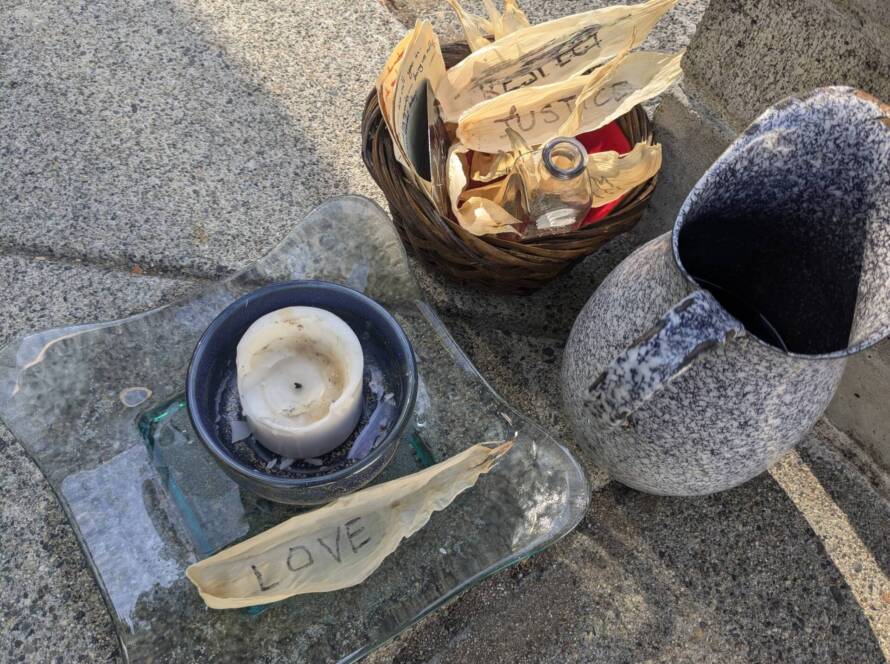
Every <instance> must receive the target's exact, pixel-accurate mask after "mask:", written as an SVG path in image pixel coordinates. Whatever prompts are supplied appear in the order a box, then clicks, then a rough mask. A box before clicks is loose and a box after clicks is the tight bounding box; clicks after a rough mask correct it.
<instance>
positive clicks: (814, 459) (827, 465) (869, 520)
mask: <svg viewBox="0 0 890 664" xmlns="http://www.w3.org/2000/svg"><path fill="white" fill-rule="evenodd" d="M798 451H799V453H800V457H801V460H802V461H803V462H804V463H805V464H806V465H807V467H808V468H809V469H810V470H811V471H812V472H813V475H815V476H816V478H817V479H818V480H819V483H820V484H821V485H822V487H823V488H824V489H825V491H826V492H827V493H828V495H829V496H830V497H831V499H832V500H833V501H834V503H835V505H837V506H838V508H840V510H841V511H842V512H843V513H844V515H845V516H846V517H847V520H848V522H849V524H850V526H851V527H852V528H853V530H854V531H855V533H856V535H858V537H859V540H860V541H861V542H862V544H863V545H864V546H865V547H866V548H867V549H868V551H869V552H870V553H871V555H872V556H873V557H874V560H875V562H876V563H877V564H878V566H879V567H880V568H881V571H882V572H883V573H884V574H885V575H886V576H887V577H890V530H888V528H887V524H888V522H890V512H888V508H887V504H886V503H885V502H884V501H883V500H882V499H880V498H878V497H877V496H878V493H877V491H876V490H875V489H874V488H872V487H871V486H869V485H868V484H867V480H865V478H864V477H856V478H855V480H854V478H852V477H851V476H850V474H847V473H844V472H843V469H842V468H841V467H840V465H839V464H837V463H833V462H832V461H833V460H832V459H831V458H826V457H823V456H821V455H819V454H818V453H817V452H818V449H817V450H815V451H814V450H813V449H812V448H810V447H809V446H801V447H800V448H799V450H798Z"/></svg>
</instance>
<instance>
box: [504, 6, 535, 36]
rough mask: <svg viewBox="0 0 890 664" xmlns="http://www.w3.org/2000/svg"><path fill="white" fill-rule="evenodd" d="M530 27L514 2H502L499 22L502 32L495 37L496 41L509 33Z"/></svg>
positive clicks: (526, 18) (523, 13)
mask: <svg viewBox="0 0 890 664" xmlns="http://www.w3.org/2000/svg"><path fill="white" fill-rule="evenodd" d="M529 26H531V23H529V20H528V17H527V16H526V15H525V12H523V11H522V10H521V9H520V8H519V4H518V3H517V2H516V0H504V15H503V19H502V21H501V29H502V30H503V31H504V32H503V34H501V35H497V34H496V35H495V37H497V38H498V39H500V38H501V37H505V36H506V35H509V34H510V33H511V32H516V31H517V30H522V29H524V28H527V27H529Z"/></svg>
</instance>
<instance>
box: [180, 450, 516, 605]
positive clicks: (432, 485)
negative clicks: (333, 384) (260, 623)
mask: <svg viewBox="0 0 890 664" xmlns="http://www.w3.org/2000/svg"><path fill="white" fill-rule="evenodd" d="M512 445H513V442H512V441H511V442H506V443H500V444H498V443H480V444H478V445H474V446H473V447H471V448H469V449H467V450H465V451H463V452H461V453H460V454H458V455H456V456H453V457H451V458H450V459H447V460H446V461H443V462H442V463H439V464H436V465H435V466H431V467H430V468H427V469H425V470H422V471H420V472H417V473H414V474H412V475H407V476H406V477H402V478H399V479H397V480H393V481H391V482H385V483H383V484H379V485H377V486H374V487H371V488H369V489H363V490H362V491H358V492H356V493H354V494H352V495H349V496H345V497H343V498H338V499H337V500H335V501H334V502H333V503H331V504H330V505H327V506H325V507H322V508H320V509H318V510H315V511H312V512H307V513H304V514H300V515H299V516H295V517H293V518H292V519H288V520H287V521H285V522H284V523H282V524H280V525H278V526H275V527H274V528H271V529H269V530H267V531H266V532H264V533H262V534H260V535H257V536H256V537H251V538H250V539H248V540H245V541H244V542H241V543H240V544H236V545H235V546H232V547H229V548H228V549H226V550H225V551H222V552H221V553H218V554H216V555H215V556H211V557H210V558H207V559H206V560H202V561H201V562H199V563H196V564H194V565H191V566H190V567H189V568H188V569H187V570H186V576H188V578H189V580H190V581H191V582H192V583H194V584H195V586H196V587H197V588H198V592H199V593H200V595H201V598H202V599H203V600H204V602H205V603H206V604H207V606H209V607H210V608H212V609H234V608H238V607H244V606H254V605H257V604H266V603H269V602H277V601H279V600H282V599H286V598H288V597H292V596H294V595H299V594H304V593H315V592H328V591H331V590H339V589H341V588H348V587H350V586H354V585H357V584H359V583H361V582H362V581H364V580H365V579H367V578H368V577H369V576H370V575H371V574H372V573H373V572H374V570H376V569H377V568H378V567H379V566H380V564H381V563H382V562H383V560H384V559H385V558H386V557H387V556H388V555H389V554H391V553H392V552H393V551H395V550H396V548H397V547H398V546H399V543H400V542H401V541H402V540H403V539H404V538H406V537H410V536H411V535H412V534H414V533H415V532H417V531H418V530H420V529H421V528H423V526H424V525H426V523H427V521H429V519H430V515H431V514H432V513H433V512H437V511H439V510H442V509H444V508H446V507H447V506H448V505H449V504H451V502H452V501H453V500H454V499H455V498H456V497H457V495H458V494H460V493H461V492H462V491H464V490H465V489H468V488H470V487H471V486H473V485H474V484H475V483H476V481H477V480H478V479H479V476H480V475H483V474H484V473H487V472H488V471H489V470H491V468H492V467H493V466H494V464H495V462H496V461H497V460H498V459H499V458H500V457H502V456H503V455H504V454H505V453H506V452H507V451H508V450H509V449H510V447H512Z"/></svg>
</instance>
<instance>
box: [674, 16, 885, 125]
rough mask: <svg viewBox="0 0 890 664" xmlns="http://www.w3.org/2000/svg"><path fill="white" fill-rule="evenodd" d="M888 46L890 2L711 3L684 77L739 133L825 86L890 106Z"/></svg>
mask: <svg viewBox="0 0 890 664" xmlns="http://www.w3.org/2000/svg"><path fill="white" fill-rule="evenodd" d="M888 43H890V4H888V3H887V2H886V0H712V1H711V4H710V6H709V8H708V11H707V12H705V14H704V16H703V17H702V22H701V24H700V26H699V30H698V32H697V33H696V38H695V39H694V40H693V41H692V43H691V45H690V49H689V54H688V56H687V58H686V61H685V62H684V64H683V69H684V71H685V72H686V75H687V78H688V79H691V80H693V81H695V83H696V85H697V86H698V87H699V92H700V95H701V98H702V100H703V101H705V102H706V103H707V104H708V105H709V106H712V107H713V108H714V109H716V110H717V111H718V112H719V113H720V114H721V115H723V116H724V117H725V119H726V121H727V122H728V123H729V124H730V125H732V126H733V127H734V128H735V129H737V130H741V129H744V127H745V126H747V124H748V123H749V122H751V120H753V119H754V118H755V117H757V115H759V114H760V111H762V110H763V109H764V108H766V107H767V106H769V105H770V104H772V103H774V102H776V101H778V100H780V99H782V98H783V97H786V96H788V95H789V94H793V93H800V92H808V91H809V90H812V89H813V88H816V87H820V86H825V85H852V86H854V87H858V88H861V89H863V90H865V91H866V92H869V93H871V94H873V95H875V96H877V97H879V98H882V99H884V100H885V101H886V100H890V51H888V49H887V44H888ZM729 72H731V75H728V73H729Z"/></svg>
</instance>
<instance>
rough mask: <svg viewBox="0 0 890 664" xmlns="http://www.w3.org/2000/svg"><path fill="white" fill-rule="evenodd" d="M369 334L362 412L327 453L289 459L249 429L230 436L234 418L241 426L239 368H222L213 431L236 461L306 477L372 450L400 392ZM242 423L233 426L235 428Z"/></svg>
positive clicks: (331, 470)
mask: <svg viewBox="0 0 890 664" xmlns="http://www.w3.org/2000/svg"><path fill="white" fill-rule="evenodd" d="M373 344H374V341H373V339H363V340H362V350H363V351H365V371H364V376H363V380H362V382H363V385H362V400H363V402H362V415H361V418H360V419H359V422H358V425H357V426H356V428H355V430H354V431H353V432H352V433H351V434H350V436H349V438H347V439H346V440H345V441H344V442H343V444H342V445H340V446H339V447H336V448H334V449H333V450H331V451H330V452H328V453H327V454H325V455H323V456H321V457H317V458H312V459H295V460H292V459H287V458H285V457H282V456H280V455H278V454H275V453H273V452H271V451H270V450H268V449H266V448H265V447H264V446H263V445H262V444H260V443H259V442H258V441H257V440H256V439H255V438H254V436H253V435H252V434H251V435H249V436H247V437H245V438H243V439H239V440H233V437H234V436H233V435H232V431H233V423H234V422H240V423H241V424H242V425H243V420H244V413H243V411H242V409H241V401H240V399H239V398H238V385H237V378H236V376H237V372H236V371H235V369H234V362H233V366H232V368H231V371H226V372H224V380H223V382H222V383H221V385H220V388H219V392H218V396H217V399H218V404H219V406H218V409H217V413H218V416H217V420H216V431H217V435H218V436H219V440H220V442H221V443H222V444H223V446H225V447H226V449H228V450H229V451H230V452H231V453H232V454H233V455H234V456H235V457H237V458H238V460H239V461H241V462H243V463H244V464H246V465H247V466H249V467H252V468H255V469H256V470H258V471H260V472H262V473H264V474H267V475H273V476H275V477H289V478H294V479H297V478H300V479H302V478H310V477H318V476H320V475H329V474H331V473H334V472H337V471H338V470H341V469H343V468H348V467H349V466H351V465H353V464H355V463H358V462H359V461H361V460H362V459H363V458H365V457H366V456H367V455H368V454H370V453H371V452H373V451H374V450H375V449H376V448H377V447H378V445H379V444H380V442H381V441H382V440H383V439H384V438H385V437H386V434H387V432H388V431H389V429H390V426H391V424H392V423H393V422H394V421H395V420H396V418H397V415H398V403H399V397H398V395H399V394H400V393H401V391H400V386H399V384H398V381H397V379H396V378H395V377H394V376H392V375H389V374H388V373H387V372H386V371H383V369H382V367H381V366H380V365H379V364H378V361H377V359H376V358H377V357H378V356H380V355H382V354H383V353H384V352H386V351H385V350H384V349H379V348H374V347H373ZM293 385H294V388H296V389H298V390H299V389H302V387H303V385H302V383H298V382H294V383H293ZM242 428H243V426H238V425H235V429H236V430H239V431H240V430H241V429H242Z"/></svg>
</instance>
